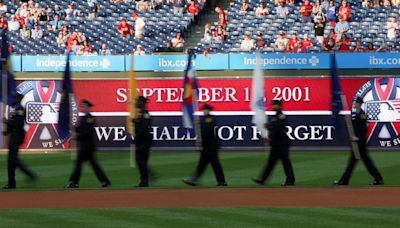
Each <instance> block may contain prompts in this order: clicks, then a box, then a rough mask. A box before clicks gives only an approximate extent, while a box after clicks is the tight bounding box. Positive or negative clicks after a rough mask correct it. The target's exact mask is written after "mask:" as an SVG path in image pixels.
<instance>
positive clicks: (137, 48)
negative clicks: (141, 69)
mask: <svg viewBox="0 0 400 228" xmlns="http://www.w3.org/2000/svg"><path fill="white" fill-rule="evenodd" d="M133 54H134V55H146V53H145V52H144V51H143V48H142V45H140V44H139V45H138V46H136V51H135V52H134V53H133Z"/></svg>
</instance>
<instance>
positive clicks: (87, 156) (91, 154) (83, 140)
mask: <svg viewBox="0 0 400 228" xmlns="http://www.w3.org/2000/svg"><path fill="white" fill-rule="evenodd" d="M92 106H93V105H92V103H90V102H89V101H87V100H83V101H82V103H81V109H82V112H83V113H84V116H82V117H81V118H80V120H79V123H78V126H77V127H76V128H75V131H76V139H77V144H78V158H77V160H76V162H75V168H74V171H73V172H72V174H71V176H70V178H69V181H70V183H69V184H68V185H67V186H66V187H67V188H79V179H80V177H81V171H82V164H83V163H84V162H86V161H88V162H89V163H90V165H91V166H92V168H93V170H94V172H95V174H96V176H97V178H98V179H99V181H100V182H101V187H103V188H105V187H108V186H110V185H111V181H110V180H109V179H108V178H107V176H106V174H105V173H104V171H103V170H102V168H101V167H100V165H99V164H98V163H97V161H96V158H95V150H96V143H95V130H94V126H95V125H96V121H95V118H94V117H93V116H92V115H91V114H90V108H91V107H92Z"/></svg>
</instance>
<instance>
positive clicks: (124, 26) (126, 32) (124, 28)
mask: <svg viewBox="0 0 400 228" xmlns="http://www.w3.org/2000/svg"><path fill="white" fill-rule="evenodd" d="M118 32H119V33H120V34H121V35H122V36H130V35H132V34H133V29H132V26H131V25H130V24H128V23H126V20H125V19H122V20H121V24H119V25H118Z"/></svg>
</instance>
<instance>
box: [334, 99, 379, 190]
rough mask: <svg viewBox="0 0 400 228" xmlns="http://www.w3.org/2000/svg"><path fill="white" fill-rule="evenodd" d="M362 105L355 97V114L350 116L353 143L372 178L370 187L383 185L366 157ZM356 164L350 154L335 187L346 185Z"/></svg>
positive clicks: (367, 156) (361, 100)
mask: <svg viewBox="0 0 400 228" xmlns="http://www.w3.org/2000/svg"><path fill="white" fill-rule="evenodd" d="M363 103H364V101H363V99H362V98H361V97H357V98H356V101H355V102H354V109H355V113H353V114H352V119H353V127H354V138H353V139H352V140H353V141H355V142H357V145H358V149H359V151H360V157H361V160H362V161H363V162H364V165H365V167H366V168H367V170H368V172H369V173H370V174H371V176H372V177H373V178H374V180H373V181H372V183H371V185H383V178H382V176H381V174H380V173H379V171H378V169H377V168H376V166H375V165H374V163H373V161H372V160H371V158H370V157H369V155H368V150H367V116H366V115H365V112H364V110H363V109H362V108H361V106H362V104H363ZM356 163H357V159H356V158H355V156H354V152H352V153H351V155H350V159H349V163H348V164H347V167H346V170H345V172H344V173H343V175H342V177H341V178H340V179H339V180H337V181H334V184H335V185H348V184H349V180H350V177H351V174H352V172H353V169H354V167H355V165H356Z"/></svg>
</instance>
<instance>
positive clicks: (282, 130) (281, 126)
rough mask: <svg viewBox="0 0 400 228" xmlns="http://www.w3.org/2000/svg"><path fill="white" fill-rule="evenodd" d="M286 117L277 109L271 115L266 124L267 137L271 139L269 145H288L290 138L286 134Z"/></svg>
mask: <svg viewBox="0 0 400 228" xmlns="http://www.w3.org/2000/svg"><path fill="white" fill-rule="evenodd" d="M286 126H287V118H286V116H285V115H284V114H283V113H282V111H280V110H279V111H277V112H276V114H275V115H274V116H272V117H271V120H270V122H269V123H268V125H267V128H268V131H269V138H270V139H271V146H280V145H289V143H290V140H289V137H288V136H287V134H286V132H287V128H286Z"/></svg>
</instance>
